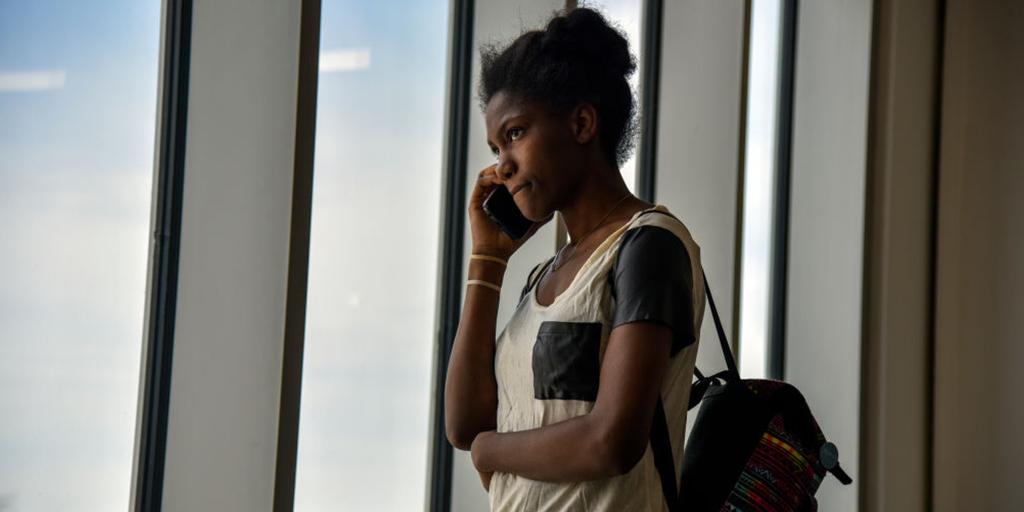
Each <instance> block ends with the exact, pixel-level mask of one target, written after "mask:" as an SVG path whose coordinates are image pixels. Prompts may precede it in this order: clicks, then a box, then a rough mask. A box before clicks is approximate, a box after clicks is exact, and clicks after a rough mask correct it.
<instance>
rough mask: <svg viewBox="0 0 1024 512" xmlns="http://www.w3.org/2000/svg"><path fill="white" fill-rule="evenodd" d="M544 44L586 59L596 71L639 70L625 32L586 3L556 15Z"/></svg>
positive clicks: (625, 73)
mask: <svg viewBox="0 0 1024 512" xmlns="http://www.w3.org/2000/svg"><path fill="white" fill-rule="evenodd" d="M542 45H543V46H544V47H545V48H546V49H548V50H549V51H554V52H556V53H564V54H566V56H567V57H570V58H577V59H583V60H584V62H583V64H584V67H585V68H586V69H588V70H592V72H594V74H600V75H604V76H614V77H623V78H625V77H628V76H629V75H631V74H633V72H634V71H636V61H635V59H634V58H633V56H632V55H630V53H629V42H628V41H627V40H626V37H625V35H624V34H623V33H622V32H621V31H620V30H619V29H617V28H616V27H613V26H612V25H611V24H609V23H608V21H607V20H605V18H604V16H602V15H601V13H599V12H597V11H595V10H592V9H588V8H586V7H577V8H575V9H573V10H571V11H569V13H568V14H566V15H564V16H556V17H554V18H553V19H552V20H551V21H550V22H549V23H548V25H547V27H546V28H545V33H544V36H543V41H542Z"/></svg>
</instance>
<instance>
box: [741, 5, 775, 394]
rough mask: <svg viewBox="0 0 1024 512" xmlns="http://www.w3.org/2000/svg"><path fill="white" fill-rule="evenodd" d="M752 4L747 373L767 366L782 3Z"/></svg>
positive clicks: (744, 307) (744, 305)
mask: <svg viewBox="0 0 1024 512" xmlns="http://www.w3.org/2000/svg"><path fill="white" fill-rule="evenodd" d="M752 8H753V11H752V13H751V30H750V57H749V58H750V62H749V66H750V68H749V75H748V85H747V141H746V160H745V162H746V163H745V171H744V177H745V181H744V183H743V200H744V204H743V242H742V250H743V257H742V260H743V263H742V270H741V274H740V341H739V349H740V350H739V365H740V374H741V375H743V376H744V377H745V378H748V379H755V378H763V377H764V376H765V374H766V372H767V353H766V351H767V340H768V329H769V319H768V298H769V293H770V291H771V290H770V284H771V283H770V279H771V268H772V258H771V250H772V216H773V211H774V200H773V198H774V194H775V186H774V184H775V172H776V171H775V152H776V141H777V133H776V132H777V130H776V119H777V116H778V103H779V93H778V89H779V87H778V82H779V61H780V56H779V39H780V35H781V24H780V21H781V18H780V14H781V12H782V11H781V8H782V6H781V2H780V0H754V2H753V5H752Z"/></svg>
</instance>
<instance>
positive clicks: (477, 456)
mask: <svg viewBox="0 0 1024 512" xmlns="http://www.w3.org/2000/svg"><path fill="white" fill-rule="evenodd" d="M493 434H495V431H494V430H485V431H483V432H480V433H479V434H477V435H476V439H474V440H473V446H472V447H471V448H470V455H471V456H472V460H473V466H474V467H476V471H477V473H480V483H482V484H484V490H485V491H488V492H490V490H491V477H493V476H494V471H491V470H489V469H487V468H485V467H483V462H482V461H481V452H482V450H483V445H484V443H486V442H487V437H488V436H491V435H493Z"/></svg>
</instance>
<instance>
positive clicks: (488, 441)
mask: <svg viewBox="0 0 1024 512" xmlns="http://www.w3.org/2000/svg"><path fill="white" fill-rule="evenodd" d="M671 343H672V330H671V329H670V328H669V327H668V326H666V325H663V324H659V323H654V322H632V323H628V324H623V325H620V326H618V327H616V328H615V329H613V330H612V332H611V335H610V338H609V340H608V347H607V349H606V351H605V355H604V360H603V362H602V363H601V374H600V382H601V385H600V388H599V389H598V393H597V401H596V402H595V404H594V408H593V409H592V410H591V412H590V413H589V414H586V415H583V416H577V417H575V418H572V419H569V420H566V421H562V422H559V423H555V424H552V425H547V426H544V427H540V428H536V429H532V430H525V431H520V432H508V433H502V434H498V433H495V432H484V433H481V434H480V435H479V436H477V437H476V440H475V441H474V442H473V445H472V451H473V463H474V464H475V465H476V467H477V469H478V470H479V471H481V472H492V471H501V472H506V473H513V474H516V475H520V476H524V477H526V478H529V479H532V480H541V481H547V482H579V481H585V480H596V479H600V478H608V477H612V476H616V475H621V474H624V473H626V472H628V471H629V470H630V469H632V468H633V466H635V465H636V463H637V462H639V460H640V459H641V457H643V454H644V452H645V451H646V450H647V442H648V439H649V436H650V429H651V421H652V419H653V416H654V407H655V404H656V403H657V401H658V395H659V393H660V392H661V384H662V380H663V379H664V375H665V372H666V371H667V368H668V361H669V351H670V347H671Z"/></svg>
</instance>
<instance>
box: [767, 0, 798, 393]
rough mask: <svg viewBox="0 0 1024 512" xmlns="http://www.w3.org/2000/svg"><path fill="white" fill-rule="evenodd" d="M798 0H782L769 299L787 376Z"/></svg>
mask: <svg viewBox="0 0 1024 512" xmlns="http://www.w3.org/2000/svg"><path fill="white" fill-rule="evenodd" d="M796 28H797V0H783V1H782V27H781V32H782V33H781V42H780V48H779V93H778V94H779V96H778V102H779V103H778V116H777V118H776V123H777V124H776V140H775V143H776V150H775V198H774V200H773V201H772V204H773V205H774V206H775V209H774V211H773V212H772V224H773V226H772V242H771V244H772V248H771V252H772V257H771V261H772V266H771V274H770V282H769V290H770V291H769V294H770V295H769V301H768V307H769V311H768V322H769V328H768V347H767V355H768V377H769V378H772V379H782V378H784V377H785V369H786V368H785V358H786V343H785V340H786V297H787V293H786V290H787V286H786V283H787V280H788V277H787V276H788V272H787V269H788V267H789V257H788V254H789V188H790V167H791V162H792V159H791V154H792V140H793V84H794V79H795V77H796V74H795V64H796V62H795V59H796Z"/></svg>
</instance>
